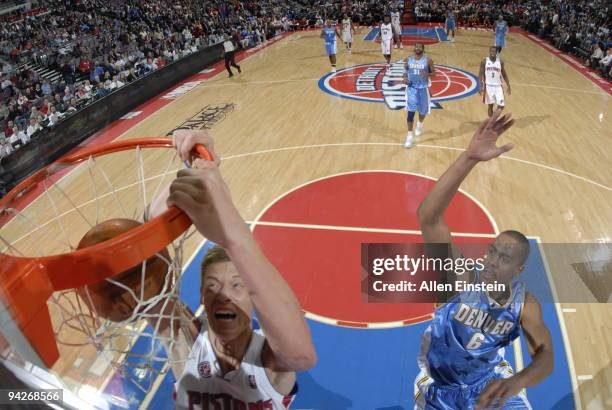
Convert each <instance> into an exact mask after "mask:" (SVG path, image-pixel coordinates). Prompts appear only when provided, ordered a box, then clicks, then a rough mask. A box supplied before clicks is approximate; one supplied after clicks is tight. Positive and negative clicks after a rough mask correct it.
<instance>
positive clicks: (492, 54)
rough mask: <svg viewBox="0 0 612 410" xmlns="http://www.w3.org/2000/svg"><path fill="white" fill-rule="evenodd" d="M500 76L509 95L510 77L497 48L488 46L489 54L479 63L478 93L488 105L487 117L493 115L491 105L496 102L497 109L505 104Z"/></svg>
mask: <svg viewBox="0 0 612 410" xmlns="http://www.w3.org/2000/svg"><path fill="white" fill-rule="evenodd" d="M502 77H503V78H504V81H505V82H506V87H507V88H508V95H510V79H509V78H508V74H507V73H506V69H505V67H504V62H503V61H501V59H500V58H499V56H498V55H497V48H496V47H494V46H493V47H490V48H489V56H488V57H487V58H485V59H484V60H482V63H481V64H480V74H479V79H480V91H479V92H480V95H482V96H483V101H484V103H485V104H487V105H488V108H489V117H490V116H492V115H493V105H494V104H497V109H498V110H500V111H501V110H503V109H504V107H505V106H506V101H505V99H504V89H503V86H502Z"/></svg>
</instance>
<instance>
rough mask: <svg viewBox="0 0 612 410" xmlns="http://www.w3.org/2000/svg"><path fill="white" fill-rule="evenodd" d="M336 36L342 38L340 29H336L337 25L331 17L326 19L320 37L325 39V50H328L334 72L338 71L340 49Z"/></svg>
mask: <svg viewBox="0 0 612 410" xmlns="http://www.w3.org/2000/svg"><path fill="white" fill-rule="evenodd" d="M336 36H338V38H339V39H342V38H341V37H340V34H339V33H338V30H336V26H334V25H333V23H332V21H331V20H329V19H328V20H326V21H325V26H324V27H323V30H321V35H320V37H321V38H323V39H325V51H326V52H327V56H328V57H329V62H330V63H331V66H332V68H331V72H332V73H335V72H336V53H337V51H338V50H337V47H336Z"/></svg>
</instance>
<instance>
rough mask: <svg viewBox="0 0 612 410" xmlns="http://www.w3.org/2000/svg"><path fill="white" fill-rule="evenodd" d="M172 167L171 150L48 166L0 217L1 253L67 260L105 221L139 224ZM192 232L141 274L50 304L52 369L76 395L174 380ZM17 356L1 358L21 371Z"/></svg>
mask: <svg viewBox="0 0 612 410" xmlns="http://www.w3.org/2000/svg"><path fill="white" fill-rule="evenodd" d="M181 168H183V164H182V163H181V161H180V159H179V158H178V157H177V156H176V153H175V150H174V149H172V148H155V149H149V148H145V149H140V148H136V149H130V150H127V151H122V152H118V153H112V154H108V155H104V156H100V157H96V158H93V157H90V158H89V159H88V160H86V161H84V162H82V163H81V164H78V165H70V166H67V167H57V168H56V169H55V170H54V172H53V173H51V174H50V175H49V176H48V177H47V178H45V179H44V180H43V181H42V182H41V183H39V184H38V186H37V187H36V188H34V189H32V190H30V191H29V192H27V193H24V195H22V196H21V197H20V198H19V200H18V201H16V202H15V203H14V204H12V205H11V206H10V207H8V208H6V209H4V210H3V211H4V212H3V216H2V218H3V219H1V222H0V223H1V227H0V250H1V252H2V253H5V254H8V255H15V256H28V257H34V256H47V255H53V254H59V253H67V252H72V251H74V250H75V249H77V247H78V244H79V242H80V241H81V240H82V239H83V237H84V236H85V235H87V234H88V233H89V232H90V231H91V230H92V228H93V229H94V230H95V228H96V227H98V226H100V224H102V223H104V222H106V221H109V220H115V219H117V218H122V219H124V220H131V221H136V222H139V223H142V222H144V220H146V219H148V217H149V216H150V215H147V214H148V213H149V212H150V210H149V205H150V204H151V203H152V202H153V200H154V198H158V197H159V196H160V195H161V194H162V193H163V192H164V191H165V189H166V187H167V186H168V185H169V184H170V182H171V181H172V180H173V179H174V177H175V176H176V172H177V171H178V170H179V169H181ZM13 205H14V206H13ZM193 232H194V231H193V230H192V229H190V230H188V231H187V232H185V233H184V234H183V235H181V236H180V237H179V238H178V239H177V240H175V241H174V243H172V244H170V245H169V246H168V247H167V248H166V249H164V250H160V251H159V252H158V253H157V255H156V256H155V257H153V258H150V259H149V260H147V261H143V263H142V264H141V265H140V266H137V267H134V268H133V269H131V270H129V271H126V272H124V273H122V274H119V275H116V276H114V277H112V278H107V279H106V280H105V281H103V282H101V283H98V284H94V285H90V286H86V287H83V288H78V289H68V290H65V291H59V292H56V293H55V294H53V296H52V297H51V298H50V300H49V301H48V303H47V304H48V307H49V310H50V313H51V317H52V322H53V328H54V332H55V337H56V340H57V343H58V346H59V350H60V356H61V357H60V360H59V361H58V362H57V363H56V364H55V365H54V366H53V369H51V371H52V372H53V374H54V375H57V377H58V378H59V379H60V380H62V382H63V383H64V384H66V385H68V387H72V388H73V390H75V394H78V393H79V392H78V390H79V389H82V388H83V386H88V387H90V389H89V390H88V391H87V392H88V393H91V391H97V392H102V391H104V390H105V389H106V390H109V389H110V390H112V386H111V385H112V384H113V383H114V382H115V381H116V380H118V379H122V380H123V381H122V382H125V380H127V381H129V383H131V384H132V385H133V387H135V388H136V389H138V390H140V391H142V392H143V393H147V392H149V391H150V390H151V388H152V386H153V385H154V384H155V382H156V381H157V380H158V379H159V378H160V377H162V376H163V375H165V374H166V373H167V372H169V371H172V372H173V373H174V374H175V375H176V376H178V374H179V373H180V372H182V367H183V364H184V362H185V360H186V359H187V355H188V353H189V351H190V349H191V346H192V345H193V342H194V339H195V337H196V336H197V330H196V329H195V326H194V321H193V319H194V314H193V313H192V312H191V311H189V309H188V308H187V307H186V306H185V305H184V304H183V303H182V302H181V301H180V296H181V278H182V263H183V248H184V245H185V242H186V241H188V240H189V238H190V237H191V236H192V234H193ZM5 336H6V335H5ZM50 343H52V341H50ZM1 347H2V344H1V343H0V348H1ZM0 350H2V349H0ZM19 350H20V349H19V347H18V346H10V347H9V348H6V346H4V349H3V350H2V355H3V358H4V359H5V360H12V361H13V362H14V363H17V365H19V366H21V367H25V362H24V361H23V360H20V359H19V356H20V355H19V354H18V351H19ZM75 363H76V364H78V365H75ZM109 386H110V387H109ZM111 394H112V395H113V396H114V397H115V396H116V395H115V392H112V393H111ZM124 399H125V400H127V401H129V400H130V398H129V397H128V398H124Z"/></svg>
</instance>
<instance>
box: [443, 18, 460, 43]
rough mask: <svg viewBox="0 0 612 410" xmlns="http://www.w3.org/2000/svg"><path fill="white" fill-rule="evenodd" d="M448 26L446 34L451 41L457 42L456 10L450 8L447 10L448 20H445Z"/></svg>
mask: <svg viewBox="0 0 612 410" xmlns="http://www.w3.org/2000/svg"><path fill="white" fill-rule="evenodd" d="M444 25H445V27H446V36H447V37H448V38H450V41H451V43H454V42H455V28H456V26H457V24H456V22H455V12H454V11H452V10H449V11H447V12H446V21H445V22H444Z"/></svg>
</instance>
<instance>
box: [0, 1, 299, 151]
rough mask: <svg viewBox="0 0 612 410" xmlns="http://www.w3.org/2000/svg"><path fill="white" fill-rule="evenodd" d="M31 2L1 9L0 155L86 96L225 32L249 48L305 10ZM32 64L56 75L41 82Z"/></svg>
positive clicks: (253, 4) (244, 4)
mask: <svg viewBox="0 0 612 410" xmlns="http://www.w3.org/2000/svg"><path fill="white" fill-rule="evenodd" d="M41 3H42V4H41V6H43V7H44V10H45V11H46V12H45V13H41V14H38V15H35V16H25V15H24V17H25V18H22V19H17V18H15V16H14V15H10V16H9V17H6V18H5V19H4V20H3V22H2V26H1V28H0V158H2V157H3V156H7V155H9V154H10V153H11V152H13V151H14V150H16V149H18V148H20V147H21V146H24V145H25V144H27V143H28V142H29V141H30V140H31V139H32V138H33V137H34V136H36V134H37V132H39V131H40V130H41V129H43V128H45V127H52V126H54V124H56V123H57V122H58V121H61V119H62V118H63V117H65V116H68V115H71V114H72V113H74V112H77V111H78V110H79V109H80V108H82V107H83V106H85V105H87V104H89V103H91V102H92V101H95V100H98V99H100V98H102V97H104V96H106V95H107V94H109V93H111V92H113V91H114V90H115V89H117V88H119V87H122V86H123V85H125V84H127V83H129V82H131V81H134V80H136V79H137V78H139V77H142V76H144V75H147V74H148V73H150V72H152V71H154V70H156V69H158V68H160V67H163V66H165V65H166V64H168V63H171V62H173V61H176V60H178V59H180V58H182V57H184V56H186V55H188V54H191V53H193V52H195V51H197V50H199V49H201V48H204V47H207V46H209V45H213V44H216V43H219V42H222V41H223V39H224V36H225V35H226V34H230V35H231V36H232V37H233V39H234V41H235V42H236V43H237V45H239V46H240V47H244V48H246V47H251V46H254V45H257V44H261V43H263V42H265V41H267V39H268V38H270V37H272V36H275V35H277V34H279V33H280V32H282V31H286V30H289V29H291V28H292V27H295V26H296V25H297V23H295V21H297V20H295V18H294V16H297V13H306V12H307V11H308V7H307V4H306V3H308V2H298V1H279V0H259V1H254V0H253V1H238V0H234V1H224V0H208V1H207V0H202V1H197V2H194V1H190V0H181V1H175V2H167V1H164V0H147V1H142V0H80V1H78V2H76V1H74V2H72V1H66V0H48V1H42V2H41ZM30 14H31V13H30ZM303 15H306V14H303ZM26 64H27V65H26ZM33 65H35V66H36V67H38V68H46V69H49V70H53V72H56V73H59V74H61V75H60V76H58V79H57V80H56V81H53V82H52V81H49V79H48V78H44V77H41V75H40V74H39V71H40V70H35V69H33V68H32V66H33Z"/></svg>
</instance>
